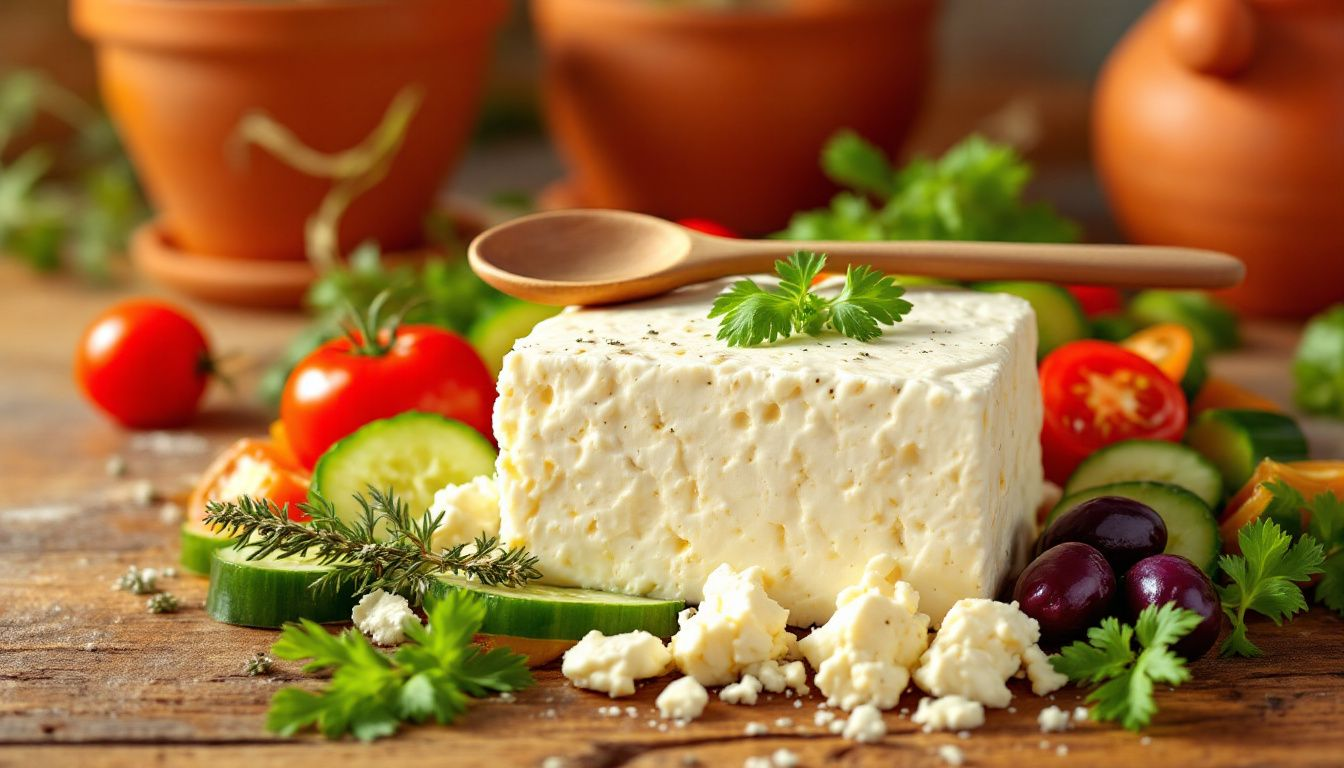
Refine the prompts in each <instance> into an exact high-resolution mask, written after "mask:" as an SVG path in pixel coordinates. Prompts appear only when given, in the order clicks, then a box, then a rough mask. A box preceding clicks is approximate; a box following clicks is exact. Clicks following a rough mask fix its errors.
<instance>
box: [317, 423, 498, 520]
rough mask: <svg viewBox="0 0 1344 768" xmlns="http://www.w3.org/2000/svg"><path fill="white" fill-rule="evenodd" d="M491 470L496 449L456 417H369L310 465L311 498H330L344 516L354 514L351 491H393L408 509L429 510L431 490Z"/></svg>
mask: <svg viewBox="0 0 1344 768" xmlns="http://www.w3.org/2000/svg"><path fill="white" fill-rule="evenodd" d="M494 472H495V449H494V446H492V445H490V443H489V441H487V440H486V439H485V438H484V437H482V436H481V434H480V433H479V432H477V431H476V430H474V429H472V428H471V427H469V426H467V425H466V424H463V423H462V422H460V421H456V420H453V419H447V418H444V417H443V416H439V415H438V414H433V413H419V412H416V411H410V412H407V413H403V414H399V415H397V416H393V417H392V418H390V419H380V420H378V421H371V422H369V423H368V424H365V425H364V426H362V427H360V428H359V429H358V430H356V431H355V432H353V433H352V434H350V435H347V436H346V437H344V438H342V439H341V441H340V442H338V443H336V444H335V445H333V446H332V447H331V448H329V449H327V452H326V453H324V454H322V458H320V459H318V460H317V466H316V467H314V468H313V482H312V485H311V486H310V488H309V492H310V494H311V497H316V496H318V495H320V496H321V497H322V498H324V499H326V500H327V501H329V502H331V504H332V505H333V507H335V509H336V514H337V515H338V516H339V517H340V518H341V519H343V520H347V521H353V520H355V519H357V518H358V517H359V514H360V508H359V504H358V502H356V501H355V499H354V496H355V494H357V493H358V494H363V495H364V496H366V497H367V496H368V490H369V486H373V487H375V488H377V489H379V490H385V489H388V488H390V489H392V490H393V491H395V492H396V493H397V495H398V496H399V497H401V499H402V500H403V501H405V502H406V503H407V504H408V505H409V506H410V509H411V512H412V513H418V512H423V511H425V510H427V509H429V505H430V504H432V503H433V501H434V493H435V492H436V491H438V490H439V489H440V488H442V487H444V486H445V485H449V484H451V483H465V482H467V481H468V480H470V479H472V478H473V477H477V476H479V475H492V474H494Z"/></svg>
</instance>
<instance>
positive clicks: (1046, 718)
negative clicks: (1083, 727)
mask: <svg viewBox="0 0 1344 768" xmlns="http://www.w3.org/2000/svg"><path fill="white" fill-rule="evenodd" d="M1036 724H1037V725H1039V726H1040V727H1041V733H1059V732H1060V731H1067V730H1068V729H1069V713H1068V712H1065V711H1064V710H1062V709H1060V708H1059V707H1056V706H1055V705H1053V704H1051V705H1050V706H1048V707H1046V708H1045V709H1042V710H1041V713H1040V714H1039V715H1037V716H1036Z"/></svg>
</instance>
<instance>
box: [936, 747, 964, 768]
mask: <svg viewBox="0 0 1344 768" xmlns="http://www.w3.org/2000/svg"><path fill="white" fill-rule="evenodd" d="M938 757H940V758H942V760H943V762H944V763H947V764H948V765H952V766H960V765H964V764H965V763H966V754H965V753H964V752H962V751H961V749H960V748H959V747H957V746H956V745H954V744H944V745H942V746H941V747H939V748H938Z"/></svg>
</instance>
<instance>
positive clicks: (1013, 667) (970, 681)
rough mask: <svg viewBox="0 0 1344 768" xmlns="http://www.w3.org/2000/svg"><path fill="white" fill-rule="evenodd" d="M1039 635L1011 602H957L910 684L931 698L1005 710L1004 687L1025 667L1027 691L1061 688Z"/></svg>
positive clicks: (1031, 621) (1009, 695)
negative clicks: (955, 697)
mask: <svg viewBox="0 0 1344 768" xmlns="http://www.w3.org/2000/svg"><path fill="white" fill-rule="evenodd" d="M1040 635H1041V633H1040V626H1039V625H1038V624H1037V623H1036V620H1035V619H1033V618H1031V617H1029V616H1027V615H1026V614H1024V613H1022V611H1020V610H1018V607H1017V603H1015V602H1014V603H1000V602H996V601H994V600H985V599H980V598H967V599H965V600H959V601H957V603H956V604H955V605H953V606H952V610H951V611H949V612H948V614H947V617H946V618H945V619H944V620H943V626H942V628H941V629H940V630H939V631H938V634H937V635H936V636H934V638H933V642H932V643H931V644H930V645H929V649H928V650H927V651H925V653H924V656H923V657H922V658H921V659H920V666H919V669H917V670H916V671H915V674H914V679H915V683H916V684H917V685H918V686H919V687H920V688H921V689H923V690H924V691H925V692H926V693H931V694H933V695H934V696H951V695H954V694H955V695H958V696H963V697H965V698H967V699H970V700H972V701H978V702H980V703H981V704H984V705H985V706H987V707H1006V706H1008V705H1009V703H1011V702H1012V700H1013V694H1012V691H1010V690H1009V689H1008V685H1007V682H1008V680H1009V678H1011V677H1012V676H1013V674H1014V673H1016V672H1017V671H1018V669H1019V668H1020V667H1022V665H1023V664H1026V666H1027V676H1028V677H1030V678H1032V690H1034V691H1036V692H1037V693H1038V694H1043V693H1048V692H1049V691H1051V690H1054V689H1055V688H1057V687H1058V685H1062V684H1063V683H1062V682H1061V680H1060V678H1063V675H1059V674H1058V673H1056V672H1054V669H1053V667H1051V666H1050V661H1049V658H1048V657H1047V656H1046V655H1045V654H1044V653H1042V652H1041V650H1040V648H1039V647H1037V645H1036V643H1037V641H1038V640H1040ZM1047 670H1048V671H1047ZM1063 679H1064V680H1067V678H1063ZM1057 684H1058V685H1057ZM1052 686H1053V687H1052Z"/></svg>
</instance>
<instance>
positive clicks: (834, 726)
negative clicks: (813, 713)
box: [826, 720, 845, 733]
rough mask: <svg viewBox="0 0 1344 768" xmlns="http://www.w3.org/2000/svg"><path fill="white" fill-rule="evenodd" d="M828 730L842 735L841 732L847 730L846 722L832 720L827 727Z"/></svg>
mask: <svg viewBox="0 0 1344 768" xmlns="http://www.w3.org/2000/svg"><path fill="white" fill-rule="evenodd" d="M826 730H828V731H830V732H831V733H840V732H842V731H844V730H845V721H844V720H832V721H831V722H830V723H829V724H828V725H827V726H826Z"/></svg>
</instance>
